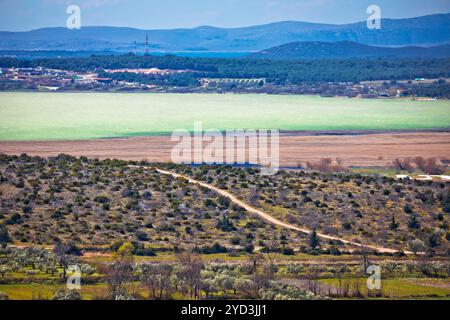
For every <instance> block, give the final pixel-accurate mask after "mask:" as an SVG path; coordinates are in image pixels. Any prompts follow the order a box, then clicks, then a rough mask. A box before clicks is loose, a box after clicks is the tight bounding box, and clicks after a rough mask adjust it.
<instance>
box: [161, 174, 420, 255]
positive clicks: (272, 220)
mask: <svg viewBox="0 0 450 320" xmlns="http://www.w3.org/2000/svg"><path fill="white" fill-rule="evenodd" d="M155 170H156V171H157V172H159V173H161V174H165V175H170V176H172V177H175V178H180V179H185V180H188V181H189V182H190V183H192V184H197V185H199V186H202V187H204V188H207V189H209V190H212V191H214V192H217V193H218V194H220V195H221V196H224V197H226V198H228V199H230V200H231V201H232V202H234V203H235V204H237V205H239V206H241V207H242V208H244V209H245V210H247V211H248V212H250V213H253V214H256V215H258V216H259V217H261V218H262V219H264V220H266V221H268V222H270V223H273V224H275V225H277V226H280V227H283V228H287V229H291V230H295V231H298V232H302V233H305V234H310V233H311V230H309V229H306V228H299V227H296V226H294V225H292V224H288V223H285V222H282V221H280V220H278V219H276V218H274V217H272V216H271V215H270V214H267V213H265V212H263V211H261V210H258V209H256V208H253V207H251V206H250V205H248V204H246V203H245V202H243V201H241V200H239V199H238V198H236V197H235V196H234V195H232V194H231V193H229V192H228V191H225V190H222V189H219V188H217V187H214V186H212V185H210V184H207V183H204V182H201V181H198V180H194V179H191V178H189V177H187V176H184V175H180V174H178V173H174V172H170V171H165V170H161V169H157V168H156V169H155ZM317 235H318V236H319V237H321V238H323V239H327V240H335V241H341V242H342V243H345V244H348V245H352V246H355V247H358V248H363V247H365V248H367V249H372V250H375V251H378V252H380V253H395V252H398V250H396V249H390V248H383V247H379V246H374V245H362V244H361V243H357V242H353V241H349V240H345V239H342V238H339V237H334V236H329V235H326V234H323V233H317ZM405 253H406V254H412V252H409V251H406V252H405Z"/></svg>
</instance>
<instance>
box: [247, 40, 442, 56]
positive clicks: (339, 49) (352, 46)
mask: <svg viewBox="0 0 450 320" xmlns="http://www.w3.org/2000/svg"><path fill="white" fill-rule="evenodd" d="M247 57H249V58H254V59H270V60H293V59H351V58H450V44H447V45H441V46H435V47H426V48H424V47H412V46H409V47H401V48H392V47H378V46H369V45H365V44H359V43H356V42H349V41H342V42H294V43H288V44H284V45H281V46H278V47H274V48H271V49H267V50H263V51H261V52H258V53H255V54H251V55H249V56H247Z"/></svg>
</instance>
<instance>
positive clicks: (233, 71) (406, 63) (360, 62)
mask: <svg viewBox="0 0 450 320" xmlns="http://www.w3.org/2000/svg"><path fill="white" fill-rule="evenodd" d="M39 66H40V67H46V68H53V69H62V70H74V71H100V72H102V70H105V69H121V68H159V69H171V70H187V71H191V72H188V73H187V74H186V73H180V74H175V75H174V74H172V75H169V76H166V77H163V78H164V79H169V82H170V80H171V79H173V80H176V81H179V80H180V79H182V78H188V79H200V78H241V79H248V78H266V79H267V82H268V83H272V84H277V85H282V84H299V83H304V82H310V83H317V82H357V81H364V80H398V79H415V78H419V77H420V78H431V79H436V78H442V77H450V59H352V60H293V61H273V60H253V59H239V58H233V59H215V58H186V57H175V56H163V57H159V56H136V55H133V54H128V55H124V56H91V57H88V58H61V59H57V58H55V59H36V60H31V61H29V60H17V59H14V58H0V67H3V68H6V67H22V68H27V67H39ZM108 75H109V76H111V77H112V78H116V79H117V80H128V81H143V82H144V83H145V82H151V80H152V79H154V78H155V77H161V76H155V75H142V74H129V73H126V74H121V73H117V74H114V75H112V74H108ZM146 79H147V81H146Z"/></svg>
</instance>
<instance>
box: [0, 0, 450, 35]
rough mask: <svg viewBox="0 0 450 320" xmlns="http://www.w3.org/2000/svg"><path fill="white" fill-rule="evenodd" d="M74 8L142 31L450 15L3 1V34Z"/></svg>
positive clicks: (300, 3)
mask: <svg viewBox="0 0 450 320" xmlns="http://www.w3.org/2000/svg"><path fill="white" fill-rule="evenodd" d="M70 4H76V5H79V6H80V7H81V10H82V25H85V26H94V25H95V26H127V27H135V28H141V29H161V28H179V27H186V28H190V27H196V26H200V25H213V26H219V27H238V26H246V25H255V24H263V23H267V22H273V21H280V20H300V21H310V22H324V23H348V22H356V21H362V20H365V19H366V18H367V14H366V9H367V7H368V6H369V5H371V4H377V5H379V6H380V7H381V9H382V16H383V18H405V17H415V16H421V15H427V14H433V13H449V12H450V0H0V30H8V31H19V30H20V31H22V30H31V29H37V28H42V27H55V26H65V23H66V19H67V14H66V8H67V6H68V5H70Z"/></svg>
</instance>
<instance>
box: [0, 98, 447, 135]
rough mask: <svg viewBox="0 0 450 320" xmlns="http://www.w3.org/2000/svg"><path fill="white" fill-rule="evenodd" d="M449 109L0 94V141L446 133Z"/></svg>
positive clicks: (434, 104) (360, 102)
mask: <svg viewBox="0 0 450 320" xmlns="http://www.w3.org/2000/svg"><path fill="white" fill-rule="evenodd" d="M225 110H226V112H223V111H225ZM449 110H450V103H449V101H448V100H436V101H413V100H407V99H373V100H371V99H346V98H321V97H316V96H299V95H265V94H162V93H161V94H159V93H154V94H153V93H152V94H146V93H38V92H0V140H2V141H36V140H85V139H88V140H89V139H100V138H123V137H133V136H155V135H162V134H170V133H171V132H172V131H173V130H176V129H186V130H192V129H193V126H194V123H195V122H196V121H201V122H202V124H203V129H205V130H207V129H218V130H226V129H247V128H253V129H255V128H256V129H258V128H259V129H279V130H283V131H293V130H405V129H410V130H418V129H448V127H449V123H450V112H449ZM218 112H220V117H218V116H217V114H218Z"/></svg>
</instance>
